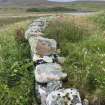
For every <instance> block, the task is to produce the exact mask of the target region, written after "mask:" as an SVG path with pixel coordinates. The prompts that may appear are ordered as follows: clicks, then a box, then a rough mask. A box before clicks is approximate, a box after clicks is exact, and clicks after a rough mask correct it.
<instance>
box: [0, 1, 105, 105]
mask: <svg viewBox="0 0 105 105" xmlns="http://www.w3.org/2000/svg"><path fill="white" fill-rule="evenodd" d="M86 5H87V6H86ZM98 5H99V4H98ZM65 6H66V8H70V9H77V10H78V9H80V8H81V6H82V8H83V10H93V11H100V10H102V12H100V13H99V14H96V15H95V16H82V17H81V16H64V15H60V17H58V19H57V20H55V21H52V22H51V23H49V27H47V28H46V30H45V35H46V36H47V37H49V38H55V39H56V40H57V42H58V47H59V48H60V49H61V55H63V56H65V57H66V61H65V64H64V65H63V67H64V70H65V71H66V72H67V73H68V82H67V83H65V87H76V88H78V89H79V90H80V93H81V97H86V98H87V99H88V100H89V101H90V105H94V100H95V99H96V100H95V101H98V103H100V104H98V105H105V12H103V11H104V4H103V5H102V4H101V5H100V6H99V8H98V6H97V5H96V4H91V5H90V4H85V5H84V4H83V3H82V4H68V5H65ZM29 9H30V8H29ZM31 9H32V7H31ZM7 10H8V8H6V9H3V10H1V11H0V14H1V15H0V105H35V96H34V75H33V71H32V70H33V68H32V67H33V62H32V61H31V59H30V50H29V49H30V48H29V45H28V43H27V41H26V40H24V37H23V36H24V31H25V30H26V28H27V27H28V25H29V24H30V23H31V22H32V20H33V19H35V18H37V17H39V16H45V15H52V14H51V13H50V14H49V13H43V11H39V13H36V12H35V13H32V11H31V12H27V8H25V9H24V10H23V11H22V12H20V9H19V10H17V9H16V10H11V9H10V10H8V11H7ZM4 11H5V13H4ZM40 12H41V13H40ZM53 14H54V13H53ZM59 14H62V13H59ZM18 33H19V34H18Z"/></svg>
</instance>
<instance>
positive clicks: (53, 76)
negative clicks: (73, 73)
mask: <svg viewBox="0 0 105 105" xmlns="http://www.w3.org/2000/svg"><path fill="white" fill-rule="evenodd" d="M66 77H67V74H66V73H63V72H62V68H61V66H60V65H59V64H56V63H48V64H40V65H38V66H36V70H35V79H36V81H37V82H40V83H47V82H49V81H52V80H63V79H65V78H66Z"/></svg>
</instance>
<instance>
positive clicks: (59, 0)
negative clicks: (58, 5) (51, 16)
mask: <svg viewBox="0 0 105 105" xmlns="http://www.w3.org/2000/svg"><path fill="white" fill-rule="evenodd" d="M48 1H56V2H70V1H76V0H48Z"/></svg>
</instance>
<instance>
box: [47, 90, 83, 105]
mask: <svg viewBox="0 0 105 105" xmlns="http://www.w3.org/2000/svg"><path fill="white" fill-rule="evenodd" d="M46 105H82V103H81V99H80V95H79V92H78V90H77V89H61V90H56V91H53V92H51V93H50V94H49V95H48V97H47V100H46Z"/></svg>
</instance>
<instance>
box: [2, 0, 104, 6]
mask: <svg viewBox="0 0 105 105" xmlns="http://www.w3.org/2000/svg"><path fill="white" fill-rule="evenodd" d="M95 1H98V2H102V1H105V0H76V1H75V2H95ZM49 4H65V3H57V2H49V1H48V0H0V5H20V6H21V5H35V6H40V5H49Z"/></svg>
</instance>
